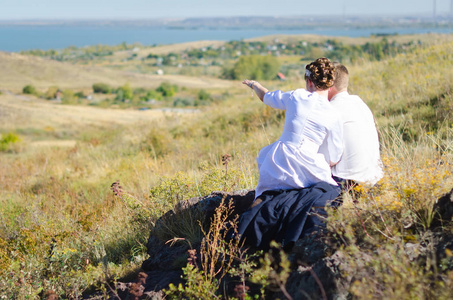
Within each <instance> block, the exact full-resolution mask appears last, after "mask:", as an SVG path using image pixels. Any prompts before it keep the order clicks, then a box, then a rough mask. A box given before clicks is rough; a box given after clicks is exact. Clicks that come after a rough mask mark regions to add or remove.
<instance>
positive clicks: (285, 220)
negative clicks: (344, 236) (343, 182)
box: [238, 182, 341, 250]
mask: <svg viewBox="0 0 453 300" xmlns="http://www.w3.org/2000/svg"><path fill="white" fill-rule="evenodd" d="M340 192H341V189H340V187H338V186H333V185H330V184H328V183H325V182H320V183H317V184H315V185H314V186H311V187H309V188H303V189H293V190H274V191H266V192H264V193H263V194H261V196H259V197H258V198H257V200H255V201H256V203H254V204H253V205H252V207H251V208H249V209H248V210H247V211H246V212H245V213H243V214H242V215H241V217H240V218H239V225H238V234H239V237H240V238H241V240H243V241H245V244H246V245H248V246H251V247H254V248H258V249H264V250H267V249H268V248H269V244H270V242H271V241H276V242H278V243H281V244H282V245H283V246H284V247H285V246H287V245H290V244H292V243H294V242H295V241H297V240H298V239H299V238H302V237H303V236H305V235H306V234H308V233H310V232H312V231H313V230H316V227H317V226H323V222H322V220H320V219H319V218H318V217H317V216H316V215H315V214H313V213H312V212H315V213H316V214H321V215H326V212H325V210H324V207H325V206H326V205H332V206H337V205H339V202H338V201H335V199H337V198H338V196H339V195H340ZM312 208H313V210H312Z"/></svg>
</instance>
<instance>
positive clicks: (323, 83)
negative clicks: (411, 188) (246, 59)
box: [238, 58, 383, 248]
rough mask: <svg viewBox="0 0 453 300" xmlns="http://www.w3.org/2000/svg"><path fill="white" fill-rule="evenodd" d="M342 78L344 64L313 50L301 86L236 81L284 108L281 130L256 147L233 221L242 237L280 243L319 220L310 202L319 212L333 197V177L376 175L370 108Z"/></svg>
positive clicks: (262, 244)
mask: <svg viewBox="0 0 453 300" xmlns="http://www.w3.org/2000/svg"><path fill="white" fill-rule="evenodd" d="M348 80H349V74H348V70H347V69H346V67H345V66H343V65H341V64H339V63H332V62H331V61H330V60H328V59H327V58H319V59H317V60H315V61H314V62H312V63H310V64H308V65H307V66H306V67H305V83H306V89H297V90H294V91H290V92H282V91H274V92H269V91H268V90H267V89H266V88H265V87H263V86H262V85H261V84H260V83H258V82H256V81H251V80H244V81H243V83H244V84H245V85H247V86H249V87H250V88H251V89H253V90H254V91H255V93H256V95H257V96H258V97H259V98H260V100H261V101H263V102H264V103H265V104H266V105H269V106H271V107H273V108H276V109H282V110H286V118H285V125H284V129H283V133H282V135H281V136H280V138H279V139H278V141H276V142H275V143H273V144H271V145H269V146H267V147H264V148H263V149H261V151H260V153H259V155H258V159H257V162H258V168H259V182H258V186H257V187H256V190H255V201H254V203H253V205H252V207H251V208H250V209H249V210H248V211H247V212H246V213H244V214H243V215H242V216H241V219H240V222H239V228H238V230H239V234H240V235H241V237H243V238H245V239H246V242H247V244H249V245H251V246H255V247H258V248H266V247H267V246H268V245H269V242H270V241H271V240H276V241H277V242H280V243H282V244H283V245H284V246H286V247H288V246H290V245H292V244H293V243H294V242H295V241H296V240H297V239H299V238H300V237H303V236H304V235H306V234H308V233H309V232H310V231H313V230H315V227H316V225H322V222H320V220H319V219H318V218H316V217H313V216H311V214H310V212H312V210H313V209H315V210H317V212H318V213H320V214H325V210H324V207H325V206H326V205H339V203H338V202H335V201H334V200H335V199H336V198H337V197H338V196H339V194H340V192H341V189H340V187H339V183H341V184H340V185H341V186H348V185H350V184H354V183H361V184H367V185H374V184H375V183H376V182H377V181H378V180H379V179H381V178H382V176H383V172H382V167H381V162H380V155H379V141H378V135H377V131H376V127H375V123H374V118H373V115H372V113H371V111H370V110H369V108H368V106H367V105H366V104H365V103H364V102H363V101H362V100H361V99H360V98H359V97H358V96H354V95H349V94H348V92H347V87H348ZM346 183H347V184H346Z"/></svg>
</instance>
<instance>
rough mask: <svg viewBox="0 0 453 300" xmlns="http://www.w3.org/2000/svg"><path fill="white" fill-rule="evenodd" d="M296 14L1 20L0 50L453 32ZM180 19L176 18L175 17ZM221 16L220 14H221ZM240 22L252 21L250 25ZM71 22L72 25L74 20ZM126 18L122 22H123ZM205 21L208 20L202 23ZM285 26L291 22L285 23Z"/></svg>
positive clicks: (440, 27) (445, 28)
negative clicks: (153, 20)
mask: <svg viewBox="0 0 453 300" xmlns="http://www.w3.org/2000/svg"><path fill="white" fill-rule="evenodd" d="M289 20H291V19H285V22H286V23H285V24H286V25H284V24H283V22H281V23H280V24H278V23H274V27H273V28H266V27H264V26H261V27H260V26H257V25H256V26H255V25H252V24H258V23H257V22H261V21H262V20H261V19H260V18H257V19H253V20H249V21H245V20H242V19H240V20H238V23H236V24H230V25H229V27H220V28H219V27H217V25H215V24H209V23H206V19H202V20H201V21H203V22H204V23H198V24H197V22H201V21H200V20H198V19H193V20H191V21H188V20H186V21H185V24H184V25H181V24H180V25H177V23H171V24H167V25H165V26H164V25H162V24H161V25H159V26H158V25H157V24H155V25H153V26H145V25H143V24H142V25H139V23H127V22H126V23H124V22H123V23H121V22H119V23H114V25H112V24H113V23H112V24H110V25H101V23H98V24H97V25H93V24H90V23H83V24H81V23H78V24H73V23H67V24H66V25H61V24H60V25H58V24H53V25H49V24H47V23H46V24H47V25H43V24H42V23H41V24H40V25H37V24H35V25H31V24H28V25H24V24H15V25H13V24H9V25H7V24H6V23H5V22H3V23H1V22H0V51H7V52H20V51H26V50H33V49H41V50H49V49H54V50H59V49H64V48H67V47H70V46H75V47H85V46H92V45H100V44H102V45H112V46H113V45H118V44H121V43H127V44H134V43H139V44H142V45H144V46H156V45H169V44H179V43H186V42H195V41H205V40H212V41H214V40H216V41H233V40H242V39H251V38H258V37H263V36H269V35H303V34H311V35H319V36H333V37H335V36H338V37H340V36H346V37H369V36H371V35H378V36H379V35H382V36H385V35H393V34H396V35H408V34H409V35H410V34H426V33H442V34H450V33H453V27H452V26H450V24H443V25H442V24H437V25H436V26H434V25H433V24H431V25H430V26H428V25H423V24H417V23H412V24H411V23H404V24H403V23H401V24H400V23H398V24H393V26H390V23H389V24H387V25H385V24H383V23H382V24H380V25H378V24H374V26H372V23H370V22H369V23H358V22H357V23H348V24H343V25H341V26H340V25H338V24H337V26H334V23H331V24H327V23H322V22H318V23H316V22H312V23H311V24H310V25H308V24H305V27H303V28H298V27H297V26H298V25H297V26H296V24H293V25H292V26H293V27H288V26H289V25H288V22H289ZM175 22H176V21H175ZM216 22H221V20H216ZM241 22H250V23H249V25H248V26H246V25H245V24H244V23H241ZM71 24H72V25H71ZM121 24H122V25H121ZM202 25H203V26H202ZM285 26H286V27H285Z"/></svg>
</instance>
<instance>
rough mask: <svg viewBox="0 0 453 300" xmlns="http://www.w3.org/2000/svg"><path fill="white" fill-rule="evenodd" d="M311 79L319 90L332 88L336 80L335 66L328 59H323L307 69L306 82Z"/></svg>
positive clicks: (319, 59) (311, 64) (309, 65)
mask: <svg viewBox="0 0 453 300" xmlns="http://www.w3.org/2000/svg"><path fill="white" fill-rule="evenodd" d="M307 79H310V80H311V81H312V82H313V83H314V84H315V86H316V88H317V89H319V90H322V91H324V90H327V89H328V88H331V87H332V86H333V84H334V80H335V66H334V65H333V63H332V62H330V60H329V59H328V58H325V57H321V58H318V59H317V60H315V61H314V62H312V63H309V64H308V65H307V66H306V67H305V80H307Z"/></svg>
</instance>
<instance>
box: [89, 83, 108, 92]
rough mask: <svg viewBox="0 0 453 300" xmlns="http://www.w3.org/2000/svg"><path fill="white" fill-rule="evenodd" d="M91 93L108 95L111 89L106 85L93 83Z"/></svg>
mask: <svg viewBox="0 0 453 300" xmlns="http://www.w3.org/2000/svg"><path fill="white" fill-rule="evenodd" d="M93 91H94V92H95V93H100V94H109V93H110V91H111V88H110V86H109V85H108V84H106V83H95V84H93Z"/></svg>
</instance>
